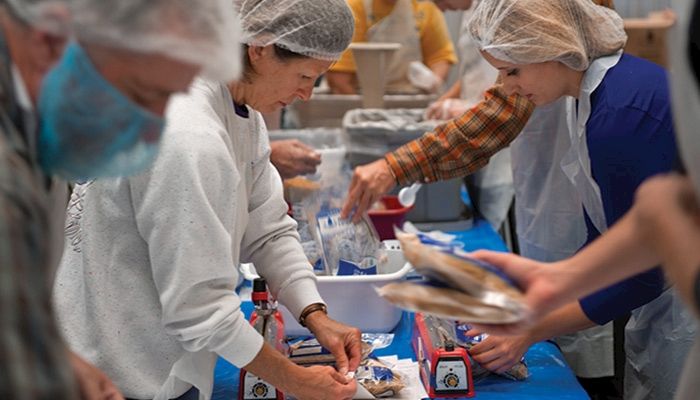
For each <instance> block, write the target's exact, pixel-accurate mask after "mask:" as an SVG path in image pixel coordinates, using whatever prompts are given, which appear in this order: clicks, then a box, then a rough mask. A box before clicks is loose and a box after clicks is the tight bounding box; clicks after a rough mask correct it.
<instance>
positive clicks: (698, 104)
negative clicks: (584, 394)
mask: <svg viewBox="0 0 700 400" xmlns="http://www.w3.org/2000/svg"><path fill="white" fill-rule="evenodd" d="M673 6H674V10H675V11H676V12H677V13H678V15H679V16H680V19H679V21H678V24H677V25H676V26H675V27H674V28H673V29H672V34H671V37H670V40H669V50H670V54H671V59H670V64H671V66H672V70H671V74H670V81H671V94H672V97H673V100H674V103H673V111H674V117H675V126H676V135H677V139H678V142H679V149H680V153H681V154H680V155H681V156H682V157H681V158H682V162H683V164H684V165H685V168H682V166H680V167H679V168H678V170H679V171H678V172H674V173H670V174H662V175H658V176H655V177H652V178H650V179H648V180H647V181H645V182H644V183H643V184H642V185H641V186H640V188H639V190H638V191H637V193H636V196H635V202H634V206H633V208H632V209H631V210H630V211H629V212H628V213H627V214H626V215H625V216H624V218H622V219H621V220H620V221H619V222H618V223H616V224H615V225H614V226H612V227H611V229H610V230H609V231H608V232H606V233H605V234H603V235H602V236H601V237H600V238H599V239H598V240H596V241H595V242H593V243H592V244H591V245H590V246H588V247H587V248H585V249H584V250H582V251H581V252H579V253H578V254H576V255H575V256H573V257H571V258H569V259H566V260H562V261H559V262H556V263H542V262H537V261H534V260H528V259H524V258H521V257H518V256H514V255H508V254H502V253H494V252H488V251H480V252H476V253H474V254H473V255H474V256H475V257H478V258H480V259H482V260H485V261H488V262H490V263H492V264H495V265H497V266H499V267H500V268H502V269H503V270H504V271H505V272H506V273H507V274H508V275H510V276H511V277H513V278H514V279H516V280H517V281H518V282H519V283H520V285H521V287H522V288H523V289H524V290H525V296H526V302H527V305H528V306H529V308H530V310H531V312H530V318H528V319H527V320H526V321H524V322H523V323H519V324H516V325H508V326H485V327H482V328H483V329H485V330H487V331H489V332H493V333H504V334H513V333H516V332H523V331H525V332H526V331H528V330H529V329H530V328H531V326H532V324H534V323H538V322H539V321H540V320H541V319H542V318H543V317H544V318H546V316H547V315H548V313H549V312H550V311H551V310H553V309H556V308H557V307H559V306H561V305H564V304H566V303H567V302H570V301H573V300H575V299H577V298H580V297H582V296H585V295H587V294H589V293H591V292H593V291H595V290H598V289H600V288H602V287H605V286H608V285H610V284H612V283H614V282H616V281H618V280H620V279H623V278H625V277H627V276H630V275H633V274H635V273H639V272H641V271H644V270H647V269H650V268H653V266H654V265H657V264H663V267H664V270H665V272H666V274H667V275H668V276H669V279H670V280H672V281H673V282H674V284H675V289H676V290H677V291H678V294H679V295H680V297H681V298H682V299H683V300H684V302H685V304H686V305H687V306H688V307H690V308H691V309H692V310H693V311H694V313H695V317H696V318H697V317H698V316H699V315H700V247H699V246H698V244H700V201H699V200H698V199H699V198H700V197H699V195H698V194H699V193H700V137H698V135H697V126H698V124H699V123H700V113H698V111H700V89H699V88H700V62H699V61H700V3H699V2H697V1H695V2H687V1H676V2H674V3H673ZM685 170H687V171H685ZM655 323H656V324H658V325H660V327H659V329H665V330H666V331H667V332H675V331H679V330H682V329H683V328H684V324H683V323H682V321H676V320H672V321H667V320H658V321H656V322H655ZM655 347H656V346H655ZM649 350H650V354H649V355H648V362H649V363H650V364H651V366H652V367H653V368H654V369H656V370H657V372H655V374H657V373H658V374H665V375H666V377H667V379H669V380H670V381H672V382H670V383H667V384H666V385H669V384H672V383H675V382H676V381H678V387H677V389H676V394H675V396H672V395H671V394H670V393H667V394H666V395H665V397H663V398H667V399H671V398H675V399H683V400H686V399H687V400H690V399H696V398H697V397H698V391H699V390H700V381H698V379H697V371H698V368H700V345H699V344H698V342H697V340H696V342H695V345H694V346H693V348H692V349H691V350H690V351H689V352H688V356H687V361H686V364H685V367H684V369H683V373H682V375H681V377H680V379H679V377H678V369H677V368H674V369H673V370H665V369H664V368H665V366H664V365H657V364H656V363H657V362H658V361H659V360H660V359H664V357H666V355H665V353H666V352H667V350H668V349H664V348H662V349H661V352H660V353H657V352H653V350H652V349H649ZM659 356H660V357H661V358H658V357H659ZM680 362H681V360H678V361H677V363H679V364H680ZM666 385H665V386H666Z"/></svg>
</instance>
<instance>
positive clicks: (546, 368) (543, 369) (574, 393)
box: [213, 220, 589, 400]
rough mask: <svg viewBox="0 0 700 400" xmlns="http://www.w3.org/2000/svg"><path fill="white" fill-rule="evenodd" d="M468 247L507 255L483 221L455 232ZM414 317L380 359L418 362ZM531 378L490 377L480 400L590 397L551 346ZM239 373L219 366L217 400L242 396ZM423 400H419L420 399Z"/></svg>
mask: <svg viewBox="0 0 700 400" xmlns="http://www.w3.org/2000/svg"><path fill="white" fill-rule="evenodd" d="M451 233H453V234H456V235H457V237H458V240H460V241H461V242H463V243H464V244H465V250H468V251H471V250H477V249H491V250H497V251H498V250H500V251H506V250H507V249H506V246H505V244H503V241H502V240H501V238H500V236H498V234H497V233H496V232H495V231H494V230H493V229H492V228H491V226H490V225H489V224H488V223H487V222H485V221H483V220H478V221H476V222H475V223H474V227H473V228H472V229H470V230H468V231H461V232H451ZM242 309H243V312H244V313H245V314H246V315H250V312H251V311H252V309H253V306H252V303H250V302H244V303H243V304H242ZM412 332H413V314H412V313H408V312H405V313H404V314H403V316H402V318H401V321H400V322H399V324H398V326H397V327H396V328H395V329H394V334H395V337H394V342H393V343H392V344H391V346H389V347H387V348H385V349H381V350H378V351H375V355H377V356H386V355H394V354H396V355H398V356H399V358H400V359H401V358H412V359H415V355H414V354H413V349H412V348H411V334H412ZM525 360H526V361H527V364H528V367H529V369H530V375H531V376H530V377H529V378H528V379H527V380H526V381H523V382H515V381H511V380H508V379H505V378H501V377H498V376H490V377H487V378H486V379H484V380H482V381H479V382H475V383H474V388H475V391H476V398H478V399H523V400H529V399H532V400H535V399H537V400H539V399H571V400H578V399H588V398H589V397H588V395H587V394H586V392H585V391H584V390H583V388H581V386H580V385H579V384H578V382H577V381H576V377H575V376H574V374H573V372H572V371H571V369H570V368H569V367H568V366H567V364H566V361H564V358H563V356H562V355H561V353H560V352H559V350H558V349H557V347H556V346H555V345H553V344H551V343H548V342H542V343H537V344H536V345H534V346H532V347H531V348H530V350H529V351H528V352H527V354H526V355H525ZM238 378H239V370H238V368H236V367H234V366H233V365H231V364H229V363H228V362H227V361H225V360H223V359H219V362H218V363H217V365H216V371H215V378H214V379H215V382H214V395H213V400H233V399H236V398H237V396H238ZM416 400H419V399H416Z"/></svg>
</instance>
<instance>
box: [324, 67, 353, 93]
mask: <svg viewBox="0 0 700 400" xmlns="http://www.w3.org/2000/svg"><path fill="white" fill-rule="evenodd" d="M326 80H327V81H328V86H329V87H330V88H331V91H332V92H333V94H355V93H357V90H355V85H354V80H355V74H353V73H349V72H328V73H326Z"/></svg>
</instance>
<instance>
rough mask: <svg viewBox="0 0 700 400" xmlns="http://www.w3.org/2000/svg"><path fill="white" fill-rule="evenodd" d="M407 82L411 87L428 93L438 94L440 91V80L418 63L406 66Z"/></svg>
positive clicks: (414, 62) (412, 62)
mask: <svg viewBox="0 0 700 400" xmlns="http://www.w3.org/2000/svg"><path fill="white" fill-rule="evenodd" d="M408 80H409V81H410V82H411V84H412V85H413V86H415V87H417V88H419V89H422V90H425V91H426V92H428V93H438V92H440V91H441V89H442V79H440V78H439V77H438V76H437V75H435V73H434V72H433V71H432V70H431V69H430V68H428V67H427V66H426V65H425V64H423V63H422V62H420V61H411V62H410V63H409V64H408Z"/></svg>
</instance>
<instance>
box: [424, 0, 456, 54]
mask: <svg viewBox="0 0 700 400" xmlns="http://www.w3.org/2000/svg"><path fill="white" fill-rule="evenodd" d="M420 4H421V5H423V7H421V8H422V10H421V11H422V12H424V13H425V18H424V19H423V21H424V22H423V23H422V24H421V26H419V27H418V28H419V29H420V42H421V51H422V52H423V63H424V64H425V65H427V66H428V67H430V66H431V65H432V64H435V63H437V62H440V61H447V62H449V63H450V64H456V63H457V61H458V60H457V54H456V53H455V48H454V45H453V44H452V39H450V33H449V31H448V30H447V23H446V22H445V16H444V15H443V14H442V11H440V9H439V8H437V6H436V5H435V4H434V3H433V2H425V3H420Z"/></svg>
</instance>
